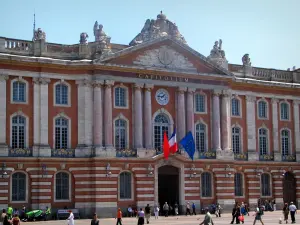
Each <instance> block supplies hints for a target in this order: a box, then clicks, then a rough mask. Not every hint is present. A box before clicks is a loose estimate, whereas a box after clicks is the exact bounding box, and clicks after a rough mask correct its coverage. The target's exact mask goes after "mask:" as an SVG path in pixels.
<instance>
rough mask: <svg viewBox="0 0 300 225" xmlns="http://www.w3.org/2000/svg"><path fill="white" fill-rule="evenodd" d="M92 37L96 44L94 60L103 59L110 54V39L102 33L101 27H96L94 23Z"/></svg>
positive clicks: (96, 24) (96, 23)
mask: <svg viewBox="0 0 300 225" xmlns="http://www.w3.org/2000/svg"><path fill="white" fill-rule="evenodd" d="M94 35H95V42H96V54H95V55H96V58H104V57H105V56H107V55H109V54H111V53H112V51H111V46H110V39H111V38H110V37H109V36H108V35H106V33H105V32H104V31H103V25H102V24H100V25H99V26H98V22H97V21H96V22H95V24H94Z"/></svg>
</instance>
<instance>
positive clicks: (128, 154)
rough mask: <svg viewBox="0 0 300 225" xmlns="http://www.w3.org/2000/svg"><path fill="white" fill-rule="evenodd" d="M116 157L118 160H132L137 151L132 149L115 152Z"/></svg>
mask: <svg viewBox="0 0 300 225" xmlns="http://www.w3.org/2000/svg"><path fill="white" fill-rule="evenodd" d="M116 157H118V158H123V157H124V158H134V157H137V150H134V149H122V150H116Z"/></svg>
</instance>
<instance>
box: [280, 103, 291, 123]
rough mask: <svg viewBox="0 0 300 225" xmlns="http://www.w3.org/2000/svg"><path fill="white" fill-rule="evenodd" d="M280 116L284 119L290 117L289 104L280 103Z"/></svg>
mask: <svg viewBox="0 0 300 225" xmlns="http://www.w3.org/2000/svg"><path fill="white" fill-rule="evenodd" d="M280 116H281V119H282V120H288V119H289V106H288V104H287V103H281V104H280Z"/></svg>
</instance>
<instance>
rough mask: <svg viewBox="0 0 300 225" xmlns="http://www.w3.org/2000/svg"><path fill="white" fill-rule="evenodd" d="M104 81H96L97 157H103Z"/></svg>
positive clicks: (95, 127)
mask: <svg viewBox="0 0 300 225" xmlns="http://www.w3.org/2000/svg"><path fill="white" fill-rule="evenodd" d="M102 85H103V81H94V83H93V86H94V101H93V108H94V147H95V155H96V156H101V155H102V154H101V152H102V150H103V104H102Z"/></svg>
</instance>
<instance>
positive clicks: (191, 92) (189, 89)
mask: <svg viewBox="0 0 300 225" xmlns="http://www.w3.org/2000/svg"><path fill="white" fill-rule="evenodd" d="M195 91H196V88H190V87H188V89H187V92H188V93H189V94H193V93H194V92H195Z"/></svg>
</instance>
